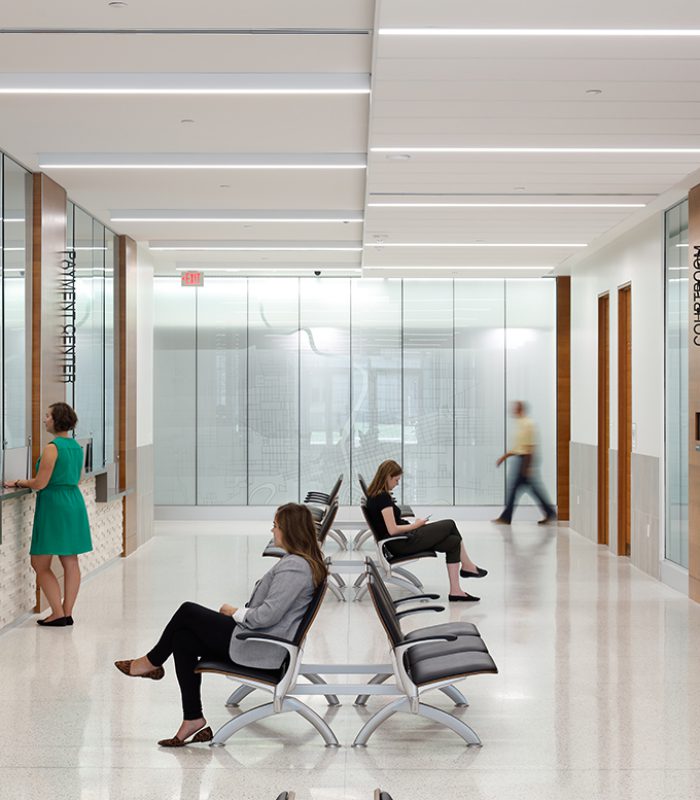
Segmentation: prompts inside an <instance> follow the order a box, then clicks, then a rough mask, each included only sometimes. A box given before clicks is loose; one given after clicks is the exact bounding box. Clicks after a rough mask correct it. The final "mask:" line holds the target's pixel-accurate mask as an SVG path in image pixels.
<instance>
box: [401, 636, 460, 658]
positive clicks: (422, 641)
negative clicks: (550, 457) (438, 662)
mask: <svg viewBox="0 0 700 800" xmlns="http://www.w3.org/2000/svg"><path fill="white" fill-rule="evenodd" d="M457 638H458V637H457V636H455V635H454V634H453V633H444V634H442V635H441V636H423V637H422V638H420V639H412V640H411V641H410V642H401V644H397V645H396V647H395V648H394V653H396V655H397V656H399V655H403V654H404V653H405V652H406V651H407V650H410V649H411V648H412V647H415V646H416V645H417V644H425V643H426V642H456V641H457Z"/></svg>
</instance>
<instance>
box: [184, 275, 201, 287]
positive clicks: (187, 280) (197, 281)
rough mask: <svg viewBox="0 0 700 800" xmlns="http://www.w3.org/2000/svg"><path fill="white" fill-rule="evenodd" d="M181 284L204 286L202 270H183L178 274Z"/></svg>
mask: <svg viewBox="0 0 700 800" xmlns="http://www.w3.org/2000/svg"><path fill="white" fill-rule="evenodd" d="M180 285H181V286H204V273H203V272H183V273H182V274H181V275H180Z"/></svg>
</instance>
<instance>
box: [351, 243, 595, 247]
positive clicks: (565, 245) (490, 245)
mask: <svg viewBox="0 0 700 800" xmlns="http://www.w3.org/2000/svg"><path fill="white" fill-rule="evenodd" d="M378 244H379V243H378V242H367V243H366V244H365V247H375V246H377V245H378ZM381 246H382V247H588V245H586V244H583V243H581V242H573V243H572V242H481V243H478V242H382V243H381Z"/></svg>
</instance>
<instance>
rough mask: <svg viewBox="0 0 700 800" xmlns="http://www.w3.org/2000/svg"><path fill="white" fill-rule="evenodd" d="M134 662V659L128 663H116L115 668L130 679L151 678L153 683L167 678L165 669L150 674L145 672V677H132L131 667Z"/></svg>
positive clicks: (154, 670)
mask: <svg viewBox="0 0 700 800" xmlns="http://www.w3.org/2000/svg"><path fill="white" fill-rule="evenodd" d="M133 661H134V659H133V658H130V659H129V660H128V661H115V662H114V666H115V667H116V668H117V669H118V670H119V672H123V673H124V675H128V676H129V677H130V678H150V679H151V680H152V681H159V680H161V678H163V677H164V676H165V670H164V669H163V667H156V668H155V669H152V670H151V671H150V672H144V674H143V675H132V674H131V665H132V663H133Z"/></svg>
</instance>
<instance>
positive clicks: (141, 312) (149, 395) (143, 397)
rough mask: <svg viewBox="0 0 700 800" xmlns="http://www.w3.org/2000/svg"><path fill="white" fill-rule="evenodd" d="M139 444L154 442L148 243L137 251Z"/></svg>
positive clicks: (140, 445) (137, 432) (151, 268)
mask: <svg viewBox="0 0 700 800" xmlns="http://www.w3.org/2000/svg"><path fill="white" fill-rule="evenodd" d="M136 263H137V276H138V283H137V294H136V339H137V343H136V386H137V390H136V446H137V447H142V446H143V445H150V444H153V263H152V261H151V255H150V252H149V249H148V245H147V244H144V243H139V244H138V246H137V250H136Z"/></svg>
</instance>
